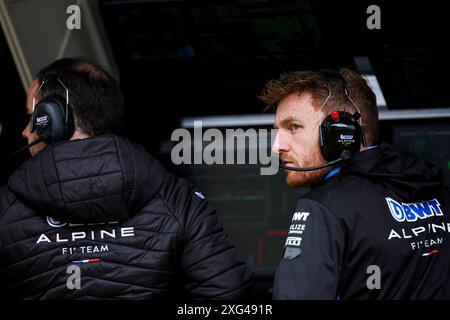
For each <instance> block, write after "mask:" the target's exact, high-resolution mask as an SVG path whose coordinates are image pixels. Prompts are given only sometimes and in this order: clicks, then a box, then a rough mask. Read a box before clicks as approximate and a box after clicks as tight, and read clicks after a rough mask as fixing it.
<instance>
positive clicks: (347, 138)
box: [341, 134, 353, 140]
mask: <svg viewBox="0 0 450 320" xmlns="http://www.w3.org/2000/svg"><path fill="white" fill-rule="evenodd" d="M341 139H342V140H353V136H346V135H343V134H341Z"/></svg>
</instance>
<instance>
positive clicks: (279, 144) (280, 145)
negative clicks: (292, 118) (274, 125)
mask: <svg viewBox="0 0 450 320" xmlns="http://www.w3.org/2000/svg"><path fill="white" fill-rule="evenodd" d="M286 151H289V144H288V141H287V139H286V137H285V135H284V134H283V133H282V132H281V130H278V131H277V134H276V136H275V141H274V143H273V145H272V152H273V153H277V154H278V153H281V152H286Z"/></svg>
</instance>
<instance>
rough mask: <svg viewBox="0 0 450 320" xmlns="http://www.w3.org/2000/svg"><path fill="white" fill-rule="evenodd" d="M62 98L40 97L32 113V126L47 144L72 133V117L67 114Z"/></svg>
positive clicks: (65, 137)
mask: <svg viewBox="0 0 450 320" xmlns="http://www.w3.org/2000/svg"><path fill="white" fill-rule="evenodd" d="M67 120H68V121H67V122H66V105H65V101H64V99H62V98H60V97H59V96H50V97H46V98H44V99H42V100H41V101H40V102H39V103H38V104H37V105H36V106H35V112H34V113H33V124H32V126H33V128H34V129H35V130H36V133H37V134H38V136H39V138H41V139H42V140H43V141H44V142H46V143H47V144H49V143H52V142H57V141H61V140H64V139H68V138H70V137H71V136H72V135H73V130H74V128H73V117H72V115H71V113H70V108H69V114H68V115H67Z"/></svg>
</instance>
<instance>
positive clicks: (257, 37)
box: [0, 0, 450, 297]
mask: <svg viewBox="0 0 450 320" xmlns="http://www.w3.org/2000/svg"><path fill="white" fill-rule="evenodd" d="M372 4H376V5H378V6H379V7H380V8H381V30H369V29H368V28H367V27H366V20H367V18H368V16H369V14H367V13H366V9H367V7H368V6H369V5H372ZM100 12H101V16H102V19H103V24H104V26H105V29H106V31H107V36H108V40H109V42H110V44H111V47H112V50H113V55H114V58H115V60H116V63H117V65H118V68H119V72H120V80H121V87H122V89H123V92H124V96H125V102H126V106H127V112H126V124H127V126H126V135H127V136H128V137H130V138H131V139H133V140H135V141H137V142H139V143H141V144H143V145H144V147H145V148H146V149H147V150H148V151H149V152H151V153H153V154H154V155H156V156H157V157H158V158H159V159H160V160H161V161H162V162H163V163H164V164H165V165H166V167H167V168H168V170H170V171H174V172H176V173H177V174H179V175H183V176H185V177H188V178H189V179H191V180H192V181H193V182H194V183H196V184H197V185H198V186H199V187H200V188H201V189H202V190H203V191H204V193H205V194H206V196H207V197H208V198H209V199H210V200H211V202H213V203H214V204H215V205H216V207H217V209H218V212H219V215H220V217H221V219H222V221H223V223H224V224H225V226H226V227H227V228H228V229H229V230H230V231H231V233H232V236H233V239H234V240H235V242H236V243H237V245H238V246H239V248H240V250H241V252H242V254H243V256H244V258H245V259H246V261H247V262H248V263H249V265H251V267H252V268H253V269H254V270H255V271H256V273H257V275H258V278H257V279H258V281H257V288H258V289H257V297H269V296H270V289H269V288H270V286H271V281H272V274H273V270H274V267H275V265H276V262H277V260H278V258H279V256H280V252H281V248H282V244H283V241H284V239H285V233H283V230H286V228H287V226H288V219H289V216H290V214H291V210H292V208H293V206H294V204H295V199H296V198H297V197H298V196H299V195H301V194H302V193H303V192H306V191H307V190H289V189H287V187H286V186H285V185H284V183H283V177H282V176H281V175H278V176H274V177H261V176H258V173H257V172H258V171H257V170H258V167H257V166H212V167H207V166H196V167H193V166H190V167H189V166H184V167H175V166H174V165H173V164H172V163H171V162H170V157H169V154H168V152H167V149H166V148H162V147H161V146H162V145H167V142H168V141H169V140H170V135H171V133H172V131H173V130H174V129H175V128H178V127H179V126H180V120H181V119H182V118H183V117H193V116H207V115H239V114H259V113H261V111H262V110H263V108H264V105H263V104H262V102H261V101H259V100H258V98H257V95H258V93H259V92H260V91H261V89H262V88H263V86H264V84H265V83H266V81H267V80H268V79H270V78H274V77H277V76H279V74H280V73H282V72H287V71H291V70H301V69H322V68H335V69H337V68H340V67H349V68H352V69H355V70H356V69H357V68H356V65H355V62H354V57H356V56H365V57H368V59H369V61H370V63H371V65H372V68H373V73H374V74H375V75H376V77H377V79H378V81H379V83H380V86H381V89H382V91H383V94H384V96H385V98H386V101H387V110H399V109H414V108H419V109H422V110H426V109H429V108H450V103H449V98H448V92H449V89H448V88H449V87H450V77H449V74H450V73H449V71H450V62H449V59H448V57H449V56H450V55H449V53H450V52H449V47H448V45H447V42H448V35H449V29H450V28H449V26H448V20H449V18H450V2H448V1H437V0H434V1H426V2H412V1H392V0H391V1H365V0H345V1H332V0H328V1H324V0H318V1H312V0H305V1H282V0H279V1H255V0H253V1H252V0H249V1H161V2H154V1H123V0H122V1H119V0H117V1H113V0H103V1H100ZM0 70H2V77H1V84H2V93H3V94H2V103H3V105H2V110H3V111H2V112H1V113H0V123H2V124H3V130H2V133H1V134H0V146H1V150H2V151H1V152H2V153H1V154H2V155H3V158H4V159H6V161H5V162H4V165H3V166H2V171H1V173H0V182H1V184H2V185H3V184H4V183H6V181H7V177H8V176H9V174H10V173H11V171H12V170H13V169H14V168H16V167H17V166H18V165H20V163H22V162H23V161H24V160H26V159H27V157H28V156H29V155H28V154H27V153H26V152H25V153H23V154H21V155H20V156H18V157H16V158H14V159H11V158H9V154H10V153H11V152H13V151H14V150H16V149H18V148H19V147H20V146H22V145H24V144H25V141H24V140H23V139H22V138H21V131H22V129H23V127H24V126H25V124H26V122H27V120H28V119H27V118H26V116H25V92H24V88H23V87H22V85H21V82H20V79H19V76H18V74H17V70H16V68H15V65H14V62H13V60H12V57H11V54H10V52H9V48H8V46H7V44H6V41H5V38H4V36H3V33H0ZM380 136H381V141H383V142H389V143H393V144H395V145H397V146H398V147H400V148H402V149H404V150H405V151H408V152H411V153H415V154H417V155H419V156H421V157H423V158H425V159H426V160H427V161H432V162H436V163H438V164H439V165H440V166H441V167H442V168H443V170H444V172H445V174H446V177H447V183H449V181H450V152H449V150H450V119H449V118H445V117H444V118H443V117H437V118H433V119H416V120H414V119H413V120H389V121H382V122H381V124H380Z"/></svg>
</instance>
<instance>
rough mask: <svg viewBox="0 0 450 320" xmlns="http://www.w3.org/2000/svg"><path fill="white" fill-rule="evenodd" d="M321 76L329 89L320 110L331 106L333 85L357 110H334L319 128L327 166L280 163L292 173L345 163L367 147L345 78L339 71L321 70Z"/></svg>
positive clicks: (322, 150) (321, 148) (359, 114)
mask: <svg viewBox="0 0 450 320" xmlns="http://www.w3.org/2000/svg"><path fill="white" fill-rule="evenodd" d="M319 74H320V75H321V76H322V78H323V79H324V80H325V81H326V83H327V87H328V97H327V98H326V99H325V101H324V102H323V104H322V106H321V107H320V110H319V116H320V111H321V110H322V109H323V107H324V106H325V105H326V104H327V103H328V101H329V100H330V99H331V97H332V96H333V95H332V87H331V85H332V84H337V85H338V88H340V89H341V90H343V91H344V93H345V96H346V97H347V99H348V100H349V101H350V102H351V103H352V105H353V106H354V107H355V108H356V110H357V111H356V112H355V113H354V114H350V113H348V112H346V111H345V105H344V110H343V111H338V110H336V111H333V112H332V113H330V114H329V115H328V116H327V117H325V119H324V120H323V121H322V123H321V124H320V126H319V137H320V150H321V152H322V155H323V157H324V158H325V159H326V160H327V161H328V162H327V163H325V164H323V165H320V166H316V167H307V168H294V167H286V166H284V165H283V164H282V163H281V162H280V167H281V168H283V169H286V170H292V171H311V170H318V169H323V168H326V167H329V166H332V165H334V164H336V163H339V162H342V161H343V162H346V161H348V160H350V159H351V158H352V156H354V155H355V154H356V153H357V152H359V149H360V145H361V144H362V145H363V146H366V145H367V143H366V136H365V133H364V128H363V126H362V121H361V113H360V110H359V108H358V106H357V105H356V104H355V103H354V102H353V100H352V98H351V97H350V95H349V94H348V90H347V85H346V82H345V79H344V78H343V77H342V75H341V74H340V73H339V72H336V71H334V70H320V71H319Z"/></svg>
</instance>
